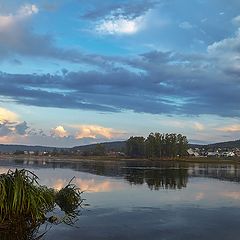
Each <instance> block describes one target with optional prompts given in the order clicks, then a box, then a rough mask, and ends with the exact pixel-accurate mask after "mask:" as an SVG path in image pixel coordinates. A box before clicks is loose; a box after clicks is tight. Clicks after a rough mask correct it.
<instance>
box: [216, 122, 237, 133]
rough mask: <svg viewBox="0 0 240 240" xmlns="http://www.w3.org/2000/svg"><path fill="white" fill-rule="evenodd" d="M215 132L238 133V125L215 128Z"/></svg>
mask: <svg viewBox="0 0 240 240" xmlns="http://www.w3.org/2000/svg"><path fill="white" fill-rule="evenodd" d="M217 130H219V131H222V132H240V124H233V125H229V126H225V127H221V128H217Z"/></svg>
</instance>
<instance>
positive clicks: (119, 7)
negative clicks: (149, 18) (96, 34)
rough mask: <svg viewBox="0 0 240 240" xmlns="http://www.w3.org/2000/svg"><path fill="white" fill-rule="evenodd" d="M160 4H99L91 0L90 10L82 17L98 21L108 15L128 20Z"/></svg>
mask: <svg viewBox="0 0 240 240" xmlns="http://www.w3.org/2000/svg"><path fill="white" fill-rule="evenodd" d="M159 3H160V1H159V0H132V1H127V0H120V1H111V0H106V1H102V2H101V4H99V1H97V0H90V1H87V4H88V6H89V9H88V10H85V12H84V13H83V14H82V15H81V17H82V18H85V19H88V20H89V19H90V20H97V19H99V18H102V17H105V16H107V15H112V16H118V15H122V16H125V17H127V18H136V17H139V16H141V15H143V14H144V13H146V12H147V11H148V10H150V9H152V8H154V7H155V6H156V5H157V4H159ZM80 4H82V3H80Z"/></svg>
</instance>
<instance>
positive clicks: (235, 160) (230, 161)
mask: <svg viewBox="0 0 240 240" xmlns="http://www.w3.org/2000/svg"><path fill="white" fill-rule="evenodd" d="M1 160H28V161H51V162H76V163H77V162H82V161H103V162H126V161H133V162H134V161H136V162H174V163H206V164H240V157H235V158H228V159H226V158H210V157H186V158H181V159H179V158H178V159H146V158H127V157H111V156H65V155H60V156H26V155H7V154H0V161H1Z"/></svg>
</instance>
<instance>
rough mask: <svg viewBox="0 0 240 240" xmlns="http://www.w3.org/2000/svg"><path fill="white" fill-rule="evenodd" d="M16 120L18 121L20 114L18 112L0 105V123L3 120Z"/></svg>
mask: <svg viewBox="0 0 240 240" xmlns="http://www.w3.org/2000/svg"><path fill="white" fill-rule="evenodd" d="M5 121H8V122H16V121H18V116H17V114H16V113H14V112H11V111H9V110H7V109H6V108H1V107H0V123H1V122H5Z"/></svg>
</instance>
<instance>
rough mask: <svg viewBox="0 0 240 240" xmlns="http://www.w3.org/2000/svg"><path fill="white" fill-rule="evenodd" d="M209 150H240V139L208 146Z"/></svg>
mask: <svg viewBox="0 0 240 240" xmlns="http://www.w3.org/2000/svg"><path fill="white" fill-rule="evenodd" d="M207 146H208V147H209V148H240V139H239V140H235V141H229V142H220V143H213V144H208V145H207Z"/></svg>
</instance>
